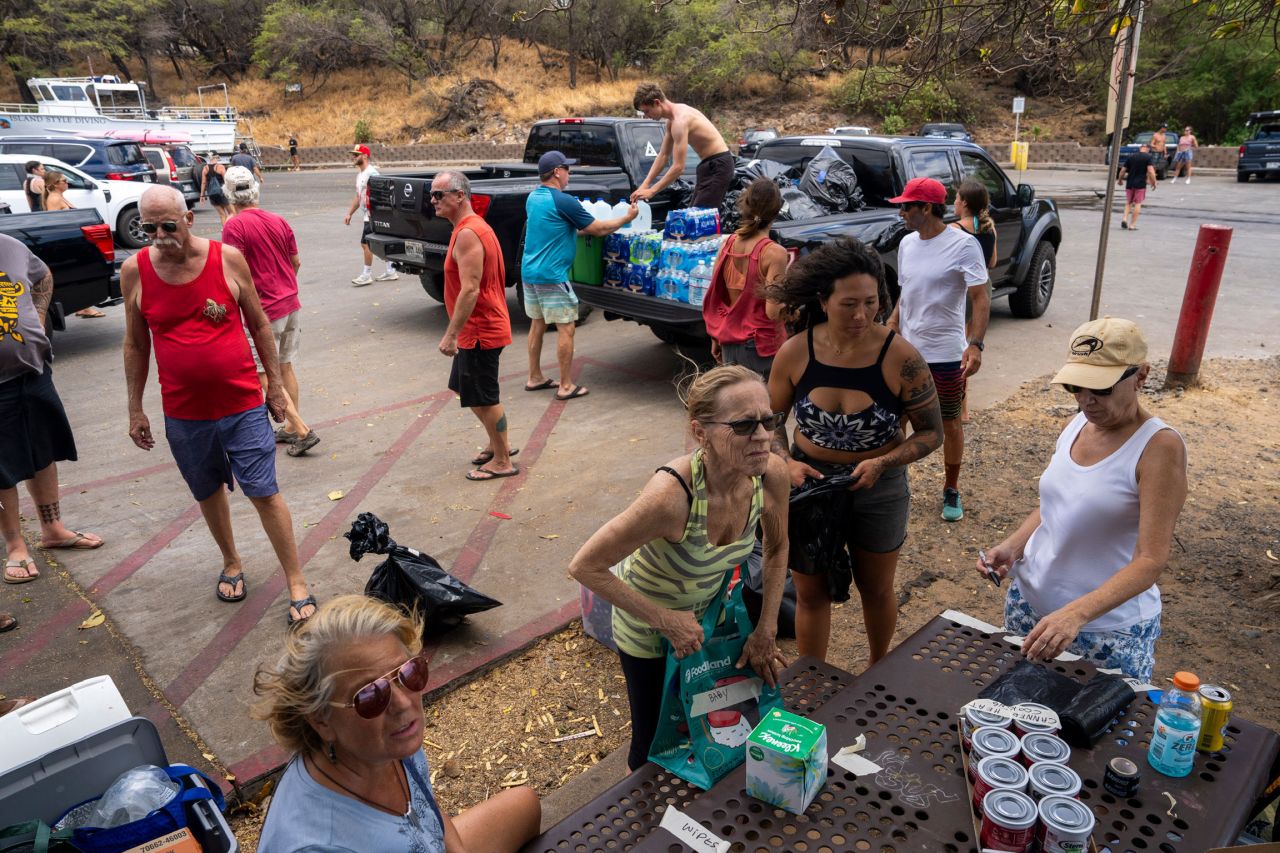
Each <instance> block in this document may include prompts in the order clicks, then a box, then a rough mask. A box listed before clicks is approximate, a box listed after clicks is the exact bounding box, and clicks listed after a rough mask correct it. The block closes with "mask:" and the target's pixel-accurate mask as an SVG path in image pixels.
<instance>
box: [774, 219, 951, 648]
mask: <svg viewBox="0 0 1280 853" xmlns="http://www.w3.org/2000/svg"><path fill="white" fill-rule="evenodd" d="M770 298H772V299H776V300H777V301H778V302H780V303H782V304H783V305H784V306H785V307H786V308H787V309H790V310H792V311H799V312H800V316H801V317H802V318H804V323H803V325H805V326H807V328H806V330H805V331H804V332H802V333H800V334H798V335H796V336H795V337H793V338H791V339H790V340H789V341H787V342H786V343H785V344H783V346H782V348H781V349H780V350H779V351H778V354H777V356H776V358H775V359H774V364H773V372H772V374H771V375H770V379H769V397H770V405H771V406H772V407H773V410H774V411H778V412H781V411H788V410H791V411H792V412H793V414H794V417H795V431H794V436H793V443H790V442H788V440H787V432H786V426H785V425H783V426H781V427H779V429H778V432H777V434H776V436H775V439H774V443H773V450H774V452H775V453H777V454H779V455H780V456H782V457H783V458H784V459H786V460H787V467H788V470H789V472H790V475H791V483H792V486H793V488H792V494H791V514H790V521H789V533H790V541H791V546H790V551H791V553H790V567H791V571H792V575H793V576H794V578H795V584H796V605H797V607H796V639H797V643H798V646H799V651H800V654H802V655H813V656H814V657H817V658H821V659H825V658H826V654H827V643H828V641H829V639H830V635H831V603H832V601H845V600H847V599H848V598H849V586H850V583H851V582H853V583H856V584H857V587H858V594H859V596H860V597H861V599H862V614H863V620H864V622H865V624H866V629H867V643H868V645H869V647H870V660H869V663H875V662H876V661H877V660H879V659H880V658H881V657H883V656H884V655H885V653H886V652H888V650H889V642H890V640H891V639H892V638H893V631H894V628H895V627H896V626H897V618H898V606H897V600H896V598H895V595H894V589H893V579H894V572H895V571H896V569H897V565H898V550H899V549H900V548H901V547H902V542H903V540H904V539H905V538H906V532H907V517H908V514H909V511H910V492H909V490H908V488H907V476H906V465H907V464H908V463H910V462H914V461H915V460H917V459H920V458H922V457H924V456H927V455H928V454H929V453H931V452H933V451H934V450H935V449H937V448H938V447H939V446H940V445H941V444H942V413H941V411H940V410H939V408H938V396H937V393H936V392H935V390H934V387H933V376H932V374H930V372H929V367H928V365H927V364H925V362H924V359H922V358H921V357H920V353H919V352H917V351H916V348H915V347H913V346H912V345H911V344H909V343H908V342H907V341H905V340H903V339H902V337H901V336H899V335H895V334H894V333H893V332H892V331H890V330H889V329H888V328H886V327H885V325H884V318H885V316H886V315H887V314H888V309H889V300H888V294H887V290H886V287H885V277H884V265H883V264H882V263H881V261H880V256H879V255H877V254H876V252H875V251H874V250H872V249H870V248H868V247H867V246H865V245H863V244H862V243H860V242H858V241H856V240H850V239H847V238H841V239H838V240H835V241H833V242H831V243H827V244H825V245H823V246H821V247H819V248H818V249H816V250H814V251H813V252H811V253H810V254H808V255H806V256H804V257H802V258H800V259H799V260H798V261H796V262H795V263H794V264H793V265H792V266H791V268H790V269H789V270H788V271H787V274H786V276H785V278H784V279H783V281H782V283H781V284H779V285H777V286H776V287H774V288H772V292H771V293H770ZM904 418H905V419H906V420H908V421H910V423H911V426H912V430H913V431H912V435H911V437H910V438H907V437H905V435H904V432H903V429H902V426H903V424H902V421H903V419H904ZM836 477H841V478H848V480H851V484H850V485H848V486H847V487H834V488H833V487H831V486H828V487H825V488H819V486H820V484H821V483H822V482H823V481H824V480H831V481H832V482H833V483H842V482H846V480H844V479H833V478H836Z"/></svg>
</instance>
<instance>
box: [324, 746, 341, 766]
mask: <svg viewBox="0 0 1280 853" xmlns="http://www.w3.org/2000/svg"><path fill="white" fill-rule="evenodd" d="M327 746H328V751H327V752H326V753H325V755H327V756H328V758H329V761H330V763H332V764H337V763H338V751H337V750H336V749H334V745H333V744H332V743H330V744H327Z"/></svg>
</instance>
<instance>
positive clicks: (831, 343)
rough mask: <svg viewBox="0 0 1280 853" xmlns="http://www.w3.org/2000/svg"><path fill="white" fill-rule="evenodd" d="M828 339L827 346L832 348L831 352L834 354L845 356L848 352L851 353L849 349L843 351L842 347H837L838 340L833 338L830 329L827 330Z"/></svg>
mask: <svg viewBox="0 0 1280 853" xmlns="http://www.w3.org/2000/svg"><path fill="white" fill-rule="evenodd" d="M826 338H827V346H829V347H831V351H832V352H834V353H835V354H836V355H844V354H845V353H846V352H849V350H847V349H841V348H840V347H838V346H836V339H835V338H833V337H832V336H831V331H830V330H829V329H828V330H827V334H826Z"/></svg>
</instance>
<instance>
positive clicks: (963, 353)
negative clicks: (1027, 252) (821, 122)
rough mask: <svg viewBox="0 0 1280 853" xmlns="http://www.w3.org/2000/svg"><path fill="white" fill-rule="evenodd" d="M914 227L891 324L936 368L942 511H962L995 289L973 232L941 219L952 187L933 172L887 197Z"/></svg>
mask: <svg viewBox="0 0 1280 853" xmlns="http://www.w3.org/2000/svg"><path fill="white" fill-rule="evenodd" d="M889 201H890V202H892V203H893V204H896V205H898V211H899V215H901V216H902V220H903V222H904V223H905V224H906V226H907V228H909V229H910V230H911V231H912V233H910V234H908V235H907V236H906V237H903V238H902V242H901V243H900V244H899V245H898V284H899V286H900V288H901V291H902V295H901V296H900V297H899V298H898V304H897V306H896V307H895V308H894V309H893V316H891V317H890V318H889V327H890V328H891V329H894V330H895V331H897V332H898V333H899V334H901V335H902V336H903V337H904V338H906V339H907V341H908V342H909V343H911V344H912V345H913V346H914V347H915V348H916V349H918V350H919V351H920V354H921V355H922V356H924V360H925V361H927V362H928V363H929V370H930V372H932V373H933V383H934V385H936V386H937V389H938V402H939V403H940V404H941V405H942V429H943V440H942V455H943V461H944V462H945V464H946V482H945V484H944V485H943V489H942V518H943V519H944V520H945V521H959V520H960V519H962V518H964V508H963V506H962V505H961V503H960V463H961V461H962V460H963V459H964V428H963V427H962V426H961V424H960V408H961V403H963V402H964V389H965V381H966V379H967V378H968V377H970V376H972V375H973V374H975V373H977V372H978V368H979V367H980V366H981V365H982V338H983V336H984V335H986V333H987V320H988V319H989V317H990V313H991V296H990V295H989V294H988V292H987V288H986V284H987V262H986V259H985V258H983V257H982V248H981V247H980V246H979V245H978V241H977V240H975V239H974V238H973V235H972V234H970V233H968V232H967V231H961V230H960V229H958V228H948V227H947V226H946V223H945V222H943V217H944V216H945V215H946V212H947V204H946V202H947V188H946V187H944V186H943V185H942V184H941V183H940V182H939V181H935V180H934V179H933V178H912V179H911V180H910V181H908V182H907V186H906V188H905V189H904V190H903V192H902V195H900V196H898V197H897V198H891V199H889ZM966 294H967V295H968V296H969V298H970V299H972V300H973V319H972V320H971V321H970V332H971V333H972V335H973V337H972V338H971V339H969V340H965V321H964V303H965V296H966Z"/></svg>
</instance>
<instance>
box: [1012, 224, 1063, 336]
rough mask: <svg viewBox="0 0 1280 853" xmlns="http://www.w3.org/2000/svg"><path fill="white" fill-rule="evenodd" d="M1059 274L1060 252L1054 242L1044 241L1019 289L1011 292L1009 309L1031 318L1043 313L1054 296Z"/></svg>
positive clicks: (1037, 248)
mask: <svg viewBox="0 0 1280 853" xmlns="http://www.w3.org/2000/svg"><path fill="white" fill-rule="evenodd" d="M1057 276H1058V253H1057V252H1056V251H1055V250H1054V248H1053V244H1052V243H1050V242H1049V241H1047V240H1045V241H1042V242H1041V243H1040V245H1038V246H1036V251H1035V254H1033V255H1032V256H1031V266H1030V268H1029V269H1028V270H1027V277H1026V278H1025V279H1023V280H1022V283H1021V284H1019V285H1018V289H1017V290H1015V291H1014V292H1013V293H1010V294H1009V310H1010V311H1012V312H1013V316H1015V317H1022V318H1024V319H1031V318H1034V317H1039V316H1040V315H1041V314H1043V313H1044V312H1045V310H1046V309H1047V308H1048V307H1049V300H1050V299H1051V298H1053V283H1054V280H1055V279H1056V278H1057Z"/></svg>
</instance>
